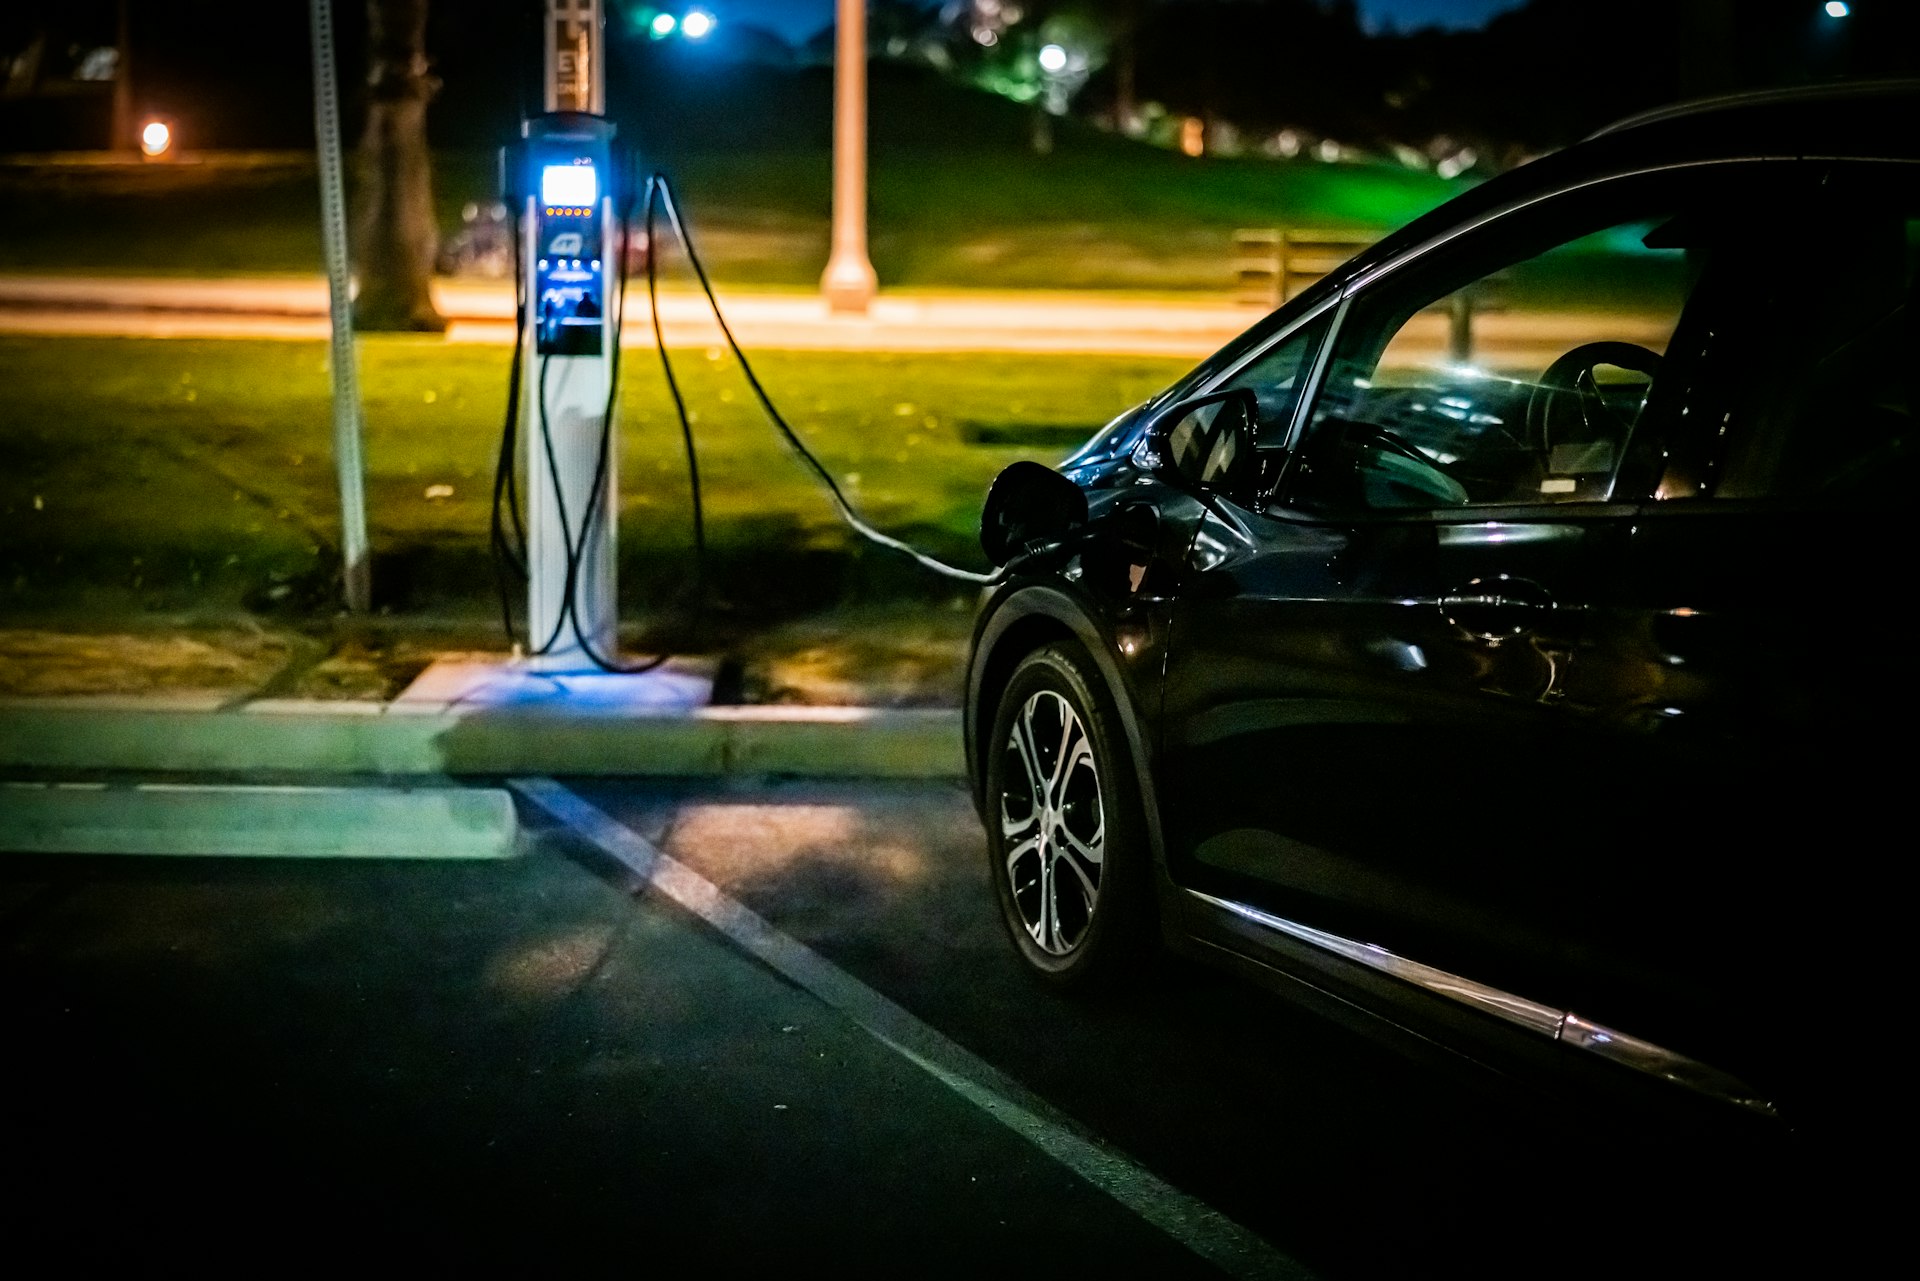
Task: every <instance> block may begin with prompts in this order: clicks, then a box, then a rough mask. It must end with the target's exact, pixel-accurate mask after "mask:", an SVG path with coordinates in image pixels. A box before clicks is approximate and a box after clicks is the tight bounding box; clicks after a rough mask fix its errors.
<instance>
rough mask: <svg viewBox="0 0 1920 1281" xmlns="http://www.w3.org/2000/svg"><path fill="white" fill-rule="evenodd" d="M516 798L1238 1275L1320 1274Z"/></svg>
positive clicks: (804, 963) (785, 949)
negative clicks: (1314, 1272)
mask: <svg viewBox="0 0 1920 1281" xmlns="http://www.w3.org/2000/svg"><path fill="white" fill-rule="evenodd" d="M511 786H512V787H513V789H514V790H515V791H516V792H518V793H520V795H521V796H523V797H525V798H526V799H527V800H529V801H531V802H532V803H533V804H535V805H538V806H539V807H540V808H541V809H543V810H545V811H546V812H547V813H548V814H551V815H552V816H553V817H554V818H556V819H558V820H559V821H560V822H561V823H563V824H565V825H566V826H567V827H568V828H569V829H571V830H572V831H573V832H574V833H575V834H577V835H579V836H580V837H582V838H584V839H585V840H587V841H588V842H589V843H591V844H592V845H593V846H595V847H596V848H597V849H599V850H601V851H602V852H604V853H605V854H607V855H608V856H609V857H611V858H613V859H614V860H616V861H617V862H619V863H620V864H621V865H622V866H624V867H626V868H627V869H628V870H629V871H631V872H633V873H634V875H636V876H638V877H639V878H640V879H641V880H642V881H643V882H645V883H646V884H647V885H649V886H651V887H652V888H653V889H655V890H657V891H659V892H660V893H662V894H664V895H666V896H667V897H668V898H670V899H672V900H673V901H674V902H675V903H678V904H679V905H680V906H681V907H683V908H685V909H687V910H688V911H690V912H692V913H693V914H694V915H695V916H698V917H699V918H700V919H701V920H703V921H705V922H707V924H709V925H711V926H713V927H714V928H715V929H717V930H719V931H720V932H721V933H722V934H725V935H726V936H727V937H728V938H729V939H731V940H732V941H733V942H734V943H735V944H736V945H738V946H739V947H740V948H742V949H743V950H744V951H746V952H748V953H750V954H751V955H753V956H755V957H757V958H758V959H759V960H761V961H762V962H764V963H765V964H767V965H769V966H771V967H773V968H774V969H775V970H778V971H779V972H780V973H781V974H784V975H785V976H786V977H787V978H788V979H790V980H792V981H793V982H794V983H796V984H798V985H799V986H800V987H802V988H805V989H806V990H807V991H808V992H810V993H812V994H813V995H814V996H815V997H816V998H818V999H819V1000H820V1001H822V1002H824V1003H825V1004H827V1005H830V1006H832V1007H833V1008H834V1009H836V1010H838V1011H840V1012H841V1013H842V1014H845V1015H846V1016H847V1017H849V1018H851V1019H852V1020H853V1021H854V1022H855V1023H857V1024H859V1025H860V1026H861V1027H863V1028H865V1029H866V1030H867V1032H869V1033H870V1034H871V1035H873V1036H874V1037H875V1038H876V1039H878V1040H879V1041H880V1042H882V1043H883V1044H885V1045H887V1046H888V1047H890V1048H891V1049H893V1050H894V1051H895V1052H897V1053H898V1054H900V1056H901V1057H903V1058H905V1059H906V1060H907V1061H908V1062H910V1063H913V1064H914V1065H915V1066H917V1067H919V1068H921V1069H922V1070H923V1071H925V1072H927V1073H928V1074H929V1075H931V1076H933V1077H934V1078H935V1079H936V1080H938V1081H940V1082H941V1083H942V1084H944V1085H946V1086H947V1088H949V1089H951V1090H952V1091H953V1092H954V1093H956V1094H958V1095H959V1096H960V1097H962V1098H964V1099H966V1100H967V1102H969V1103H971V1104H973V1105H974V1106H975V1107H978V1108H979V1109H980V1110H981V1111H983V1112H985V1113H986V1114H987V1115H988V1116H990V1117H992V1118H993V1119H994V1120H996V1121H998V1122H1000V1123H1001V1124H1002V1125H1004V1126H1006V1127H1007V1128H1008V1129H1011V1130H1013V1131H1014V1132H1015V1133H1016V1134H1019V1135H1020V1136H1021V1137H1023V1138H1025V1139H1026V1140H1027V1141H1028V1142H1030V1143H1032V1144H1033V1145H1034V1146H1035V1147H1037V1148H1039V1149H1040V1150H1041V1151H1042V1152H1045V1153H1046V1154H1047V1155H1048V1156H1050V1157H1052V1158H1053V1159H1054V1160H1056V1161H1058V1162H1059V1163H1060V1164H1062V1165H1064V1166H1066V1167H1067V1168H1068V1169H1069V1170H1072V1171H1073V1172H1074V1173H1075V1174H1077V1175H1079V1176H1080V1177H1081V1178H1082V1179H1084V1180H1085V1181H1086V1182H1088V1183H1090V1184H1092V1185H1093V1186H1094V1187H1096V1188H1098V1189H1100V1190H1101V1191H1102V1192H1105V1193H1106V1194H1107V1195H1108V1196H1111V1197H1112V1198H1113V1199H1114V1200H1116V1201H1118V1202H1119V1203H1120V1204H1121V1205H1124V1206H1125V1207H1127V1209H1129V1210H1131V1211H1133V1213H1134V1214H1136V1215H1138V1216H1139V1217H1140V1218H1141V1219H1143V1220H1145V1221H1146V1222H1148V1223H1150V1224H1152V1225H1153V1226H1154V1227H1156V1228H1159V1229H1160V1230H1161V1231H1162V1232H1165V1233H1166V1234H1167V1235H1168V1236H1170V1237H1172V1238H1173V1239H1174V1240H1176V1241H1178V1242H1179V1243H1180V1244H1181V1245H1184V1246H1186V1247H1187V1248H1188V1249H1189V1250H1191V1251H1193V1252H1194V1253H1195V1254H1197V1255H1199V1256H1200V1257H1201V1258H1203V1259H1205V1260H1207V1261H1208V1262H1209V1263H1212V1264H1214V1265H1215V1266H1216V1267H1219V1268H1220V1269H1222V1270H1223V1271H1225V1272H1226V1273H1228V1274H1229V1275H1230V1276H1236V1277H1286V1278H1303V1279H1304V1278H1310V1277H1312V1276H1313V1273H1311V1272H1310V1271H1308V1270H1307V1268H1306V1267H1305V1266H1303V1265H1302V1264H1300V1263H1299V1262H1298V1261H1296V1260H1294V1259H1292V1258H1290V1257H1289V1256H1287V1255H1286V1254H1283V1253H1282V1252H1280V1251H1279V1250H1277V1249H1275V1248H1274V1247H1273V1246H1271V1245H1269V1244H1268V1243H1267V1242H1266V1241H1264V1240H1262V1239H1261V1238H1260V1237H1258V1236H1256V1235H1255V1234H1254V1233H1252V1232H1250V1231H1248V1230H1247V1229H1246V1228H1243V1227H1241V1226H1240V1225H1239V1224H1237V1223H1235V1222H1234V1221H1233V1220H1231V1219H1229V1218H1227V1217H1226V1216H1225V1215H1224V1214H1221V1213H1220V1212H1219V1211H1218V1210H1215V1209H1214V1208H1213V1207H1212V1206H1209V1205H1207V1204H1206V1203H1205V1202H1203V1201H1200V1200H1198V1199H1196V1198H1194V1197H1191V1196H1188V1195H1187V1194H1186V1193H1184V1192H1181V1191H1179V1190H1178V1189H1177V1188H1174V1187H1172V1186H1171V1185H1169V1184H1167V1183H1165V1182H1164V1181H1162V1180H1161V1179H1159V1178H1158V1177H1156V1176H1155V1175H1153V1174H1151V1173H1149V1172H1148V1171H1146V1170H1144V1169H1142V1168H1141V1167H1140V1166H1139V1165H1137V1164H1135V1163H1134V1162H1133V1161H1132V1160H1131V1159H1129V1158H1128V1157H1127V1156H1125V1155H1124V1154H1122V1153H1120V1152H1117V1151H1115V1150H1114V1149H1112V1148H1110V1147H1108V1146H1106V1145H1105V1144H1103V1143H1101V1142H1100V1141H1099V1140H1098V1139H1095V1138H1094V1137H1093V1136H1091V1135H1090V1134H1088V1133H1087V1132H1086V1131H1085V1130H1083V1129H1082V1128H1081V1127H1080V1126H1079V1125H1077V1124H1076V1123H1075V1122H1074V1121H1073V1120H1072V1119H1070V1118H1069V1117H1067V1116H1065V1115H1063V1114H1062V1113H1061V1112H1060V1111H1058V1110H1057V1109H1056V1108H1054V1107H1053V1106H1052V1105H1051V1104H1049V1103H1047V1102H1046V1101H1045V1100H1044V1099H1042V1098H1040V1097H1039V1096H1038V1095H1035V1094H1033V1093H1032V1092H1030V1091H1029V1090H1027V1089H1026V1088H1025V1087H1024V1086H1022V1085H1020V1084H1019V1083H1018V1082H1016V1081H1014V1080H1013V1079H1012V1078H1010V1077H1008V1076H1007V1075H1006V1074H1005V1073H1003V1072H1001V1071H1000V1070H999V1069H998V1068H996V1067H994V1066H993V1065H992V1064H990V1063H988V1062H987V1061H986V1060H984V1059H982V1058H980V1057H979V1056H978V1055H976V1054H974V1053H973V1052H972V1051H970V1050H968V1049H966V1048H964V1047H962V1046H961V1045H959V1044H957V1043H956V1042H954V1041H952V1040H951V1039H949V1038H948V1037H946V1036H945V1035H943V1034H942V1033H940V1032H938V1031H936V1030H935V1029H934V1028H932V1027H930V1026H928V1025H927V1024H925V1023H923V1022H921V1021H920V1020H919V1019H917V1018H915V1017H914V1016H913V1015H912V1014H910V1013H908V1012H907V1011H906V1010H905V1009H903V1008H901V1007H900V1006H899V1005H896V1004H895V1003H894V1002H892V1001H890V1000H888V999H887V998H886V997H884V996H882V995H881V994H880V993H878V992H876V991H874V990H873V989H872V988H870V987H868V986H867V985H866V984H864V983H862V982H860V980H858V979H856V978H854V977H853V976H852V975H850V974H848V973H847V972H846V971H845V970H842V969H841V968H840V967H839V966H837V965H835V964H834V963H833V962H831V961H829V960H827V959H826V958H825V957H823V956H821V955H820V954H818V953H817V952H815V951H813V950H812V949H811V948H809V947H807V946H806V945H805V944H803V943H801V942H799V941H798V940H797V939H794V938H791V937H789V936H788V935H786V934H783V933H781V932H780V931H779V930H777V929H775V928H774V927H773V926H772V925H770V924H768V923H767V921H766V920H765V919H764V918H763V917H761V916H759V915H758V914H756V913H754V912H752V911H750V910H749V909H748V908H746V907H745V906H743V905H742V904H740V903H739V902H737V901H735V900H734V899H733V898H731V897H729V896H728V895H727V894H725V893H724V892H722V891H721V889H720V888H719V887H718V886H716V885H714V884H713V883H712V882H711V881H709V880H707V879H706V878H705V877H703V876H701V875H700V874H699V873H697V872H695V871H694V870H693V869H691V868H689V867H687V866H686V865H685V864H684V863H681V862H679V861H678V860H676V859H674V858H673V857H672V856H671V855H668V854H666V853H665V852H663V851H662V850H661V849H660V848H659V847H658V846H656V845H654V844H653V842H651V841H649V840H647V839H646V838H645V837H643V836H641V835H640V834H639V833H637V832H635V831H634V830H633V829H632V828H630V827H628V826H627V825H626V824H624V823H622V822H620V821H619V820H618V819H616V818H614V817H613V816H612V815H610V814H608V813H607V812H606V811H604V810H602V809H600V808H599V807H598V806H596V805H594V804H593V803H592V802H590V801H588V800H587V799H585V798H584V797H582V796H580V795H579V794H578V793H576V792H574V791H573V790H571V789H570V788H567V787H565V786H563V785H562V784H560V783H557V782H555V781H554V780H553V779H550V778H531V779H516V780H514V781H513V782H512V784H511Z"/></svg>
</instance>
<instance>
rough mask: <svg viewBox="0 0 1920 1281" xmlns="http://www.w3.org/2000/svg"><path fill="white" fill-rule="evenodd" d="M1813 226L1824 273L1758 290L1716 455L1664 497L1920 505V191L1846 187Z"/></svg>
mask: <svg viewBox="0 0 1920 1281" xmlns="http://www.w3.org/2000/svg"><path fill="white" fill-rule="evenodd" d="M1824 194H1825V196H1826V198H1825V199H1824V200H1823V201H1822V203H1821V204H1820V205H1819V206H1818V207H1817V208H1815V209H1813V210H1809V211H1808V212H1807V213H1806V214H1805V215H1804V216H1803V218H1802V219H1801V220H1800V222H1799V230H1798V232H1797V234H1798V235H1799V236H1801V237H1802V238H1804V239H1805V240H1806V241H1807V242H1808V243H1817V244H1819V245H1821V246H1822V260H1821V263H1820V266H1819V267H1818V269H1816V270H1808V271H1784V272H1775V273H1771V274H1769V275H1764V276H1753V277H1749V278H1747V279H1746V280H1745V282H1744V284H1745V288H1744V289H1743V290H1742V292H1741V293H1740V295H1739V297H1738V299H1737V302H1736V305H1734V306H1733V307H1730V308H1729V310H1730V311H1732V312H1735V313H1737V315H1738V319H1739V321H1740V330H1739V334H1738V338H1737V345H1738V347H1739V348H1740V350H1739V352H1738V358H1737V359H1735V360H1733V361H1731V362H1729V363H1730V368H1729V369H1728V371H1727V373H1726V374H1725V375H1723V382H1724V386H1723V387H1721V388H1720V389H1719V392H1720V394H1721V397H1722V399H1721V400H1720V402H1719V403H1718V404H1713V405H1710V406H1708V405H1703V406H1702V408H1703V409H1706V410H1709V411H1710V413H1711V417H1712V420H1713V421H1714V422H1716V423H1718V424H1720V427H1719V429H1718V431H1717V432H1716V435H1724V437H1725V438H1726V449H1725V457H1724V461H1723V462H1722V460H1720V459H1718V458H1716V457H1715V456H1714V455H1713V452H1712V450H1711V448H1710V446H1711V445H1713V444H1714V443H1715V442H1712V441H1708V442H1703V444H1704V445H1705V446H1707V447H1708V448H1705V449H1703V451H1702V454H1701V456H1700V457H1699V458H1697V459H1696V458H1694V457H1691V456H1689V454H1688V452H1687V451H1680V452H1678V453H1677V454H1676V455H1675V457H1673V458H1672V459H1671V460H1670V461H1669V465H1668V467H1667V471H1666V475H1665V476H1664V477H1663V478H1662V481H1661V485H1660V488H1659V490H1658V492H1657V495H1656V496H1657V497H1660V498H1665V499H1685V498H1780V499H1789V500H1799V501H1810V502H1840V503H1852V502H1857V501H1863V500H1872V499H1875V498H1876V497H1884V498H1893V497H1896V496H1904V495H1905V494H1908V493H1910V492H1912V483H1913V478H1912V474H1911V473H1912V467H1913V453H1912V442H1913V429H1914V423H1915V418H1916V415H1920V182H1915V181H1913V180H1912V179H1909V178H1906V177H1905V176H1904V175H1902V176H1900V179H1899V181H1897V182H1896V183H1860V184H1852V185H1850V184H1848V183H1846V182H1845V181H1844V178H1843V179H1841V180H1836V181H1835V182H1833V183H1832V184H1830V185H1829V187H1828V189H1827V191H1826V192H1825V193H1824Z"/></svg>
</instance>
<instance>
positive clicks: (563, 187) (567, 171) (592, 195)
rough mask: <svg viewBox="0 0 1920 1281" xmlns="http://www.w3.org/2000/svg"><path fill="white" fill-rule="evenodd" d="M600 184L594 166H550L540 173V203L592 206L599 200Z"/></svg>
mask: <svg viewBox="0 0 1920 1281" xmlns="http://www.w3.org/2000/svg"><path fill="white" fill-rule="evenodd" d="M599 196H600V182H599V179H598V178H597V177H596V176H595V174H594V171H593V166H592V165H548V166H546V167H545V168H544V169H542V170H541V171H540V203H541V204H543V205H545V206H546V207H547V208H549V209H551V208H554V207H556V206H569V205H571V206H583V205H584V206H591V205H592V204H593V202H594V201H595V200H597V199H599Z"/></svg>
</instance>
